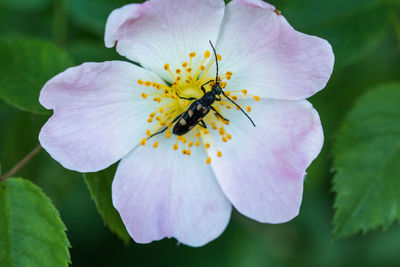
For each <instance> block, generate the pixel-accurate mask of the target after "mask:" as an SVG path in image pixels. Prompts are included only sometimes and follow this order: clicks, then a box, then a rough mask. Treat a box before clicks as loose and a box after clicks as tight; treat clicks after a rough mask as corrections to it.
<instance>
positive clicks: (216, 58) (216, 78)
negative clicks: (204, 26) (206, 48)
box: [209, 40, 218, 83]
mask: <svg viewBox="0 0 400 267" xmlns="http://www.w3.org/2000/svg"><path fill="white" fill-rule="evenodd" d="M209 41H210V45H211V47H212V49H213V51H214V56H215V65H216V66H217V75H216V76H215V83H218V56H217V52H216V51H215V47H214V45H213V44H212V42H211V40H209Z"/></svg>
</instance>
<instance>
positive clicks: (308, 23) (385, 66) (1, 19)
mask: <svg viewBox="0 0 400 267" xmlns="http://www.w3.org/2000/svg"><path fill="white" fill-rule="evenodd" d="M126 3H129V1H123V0H98V1H90V0H69V1H67V0H58V1H57V0H0V40H1V41H13V40H19V39H35V40H36V39H39V40H46V41H49V42H52V43H54V44H56V45H57V46H58V47H60V48H62V49H63V50H65V51H67V52H68V53H69V55H70V56H71V57H72V59H73V62H74V64H75V65H77V64H80V63H82V62H87V61H105V60H110V59H118V58H120V57H119V56H118V55H117V54H116V52H115V51H114V49H106V48H105V47H104V44H103V33H104V25H105V21H106V18H107V16H108V14H109V13H110V12H111V11H112V10H113V9H115V8H118V7H120V6H122V5H124V4H126ZM273 4H274V5H275V6H276V7H277V8H278V9H280V10H281V11H282V14H283V15H284V16H285V17H286V18H287V19H288V21H289V22H290V23H291V24H292V25H293V26H294V27H295V28H296V29H298V30H300V31H303V32H305V33H308V34H315V35H319V36H321V37H324V38H326V39H328V41H330V42H331V43H332V45H333V48H334V51H335V55H336V65H335V71H334V73H333V75H332V78H331V80H330V82H329V84H328V86H327V87H326V88H325V89H324V90H323V91H321V92H320V93H318V94H317V95H315V96H313V97H312V98H311V99H310V101H311V102H312V103H313V105H314V106H315V108H316V109H317V110H318V112H319V114H320V116H321V120H322V124H323V127H324V132H325V144H324V148H323V151H322V152H321V154H320V155H319V157H318V158H317V159H316V160H315V162H314V163H313V164H312V166H311V167H310V168H309V169H308V175H307V177H306V180H305V192H304V201H303V204H302V208H301V212H300V215H299V216H298V217H297V218H295V219H294V220H292V221H291V222H289V223H286V224H281V225H269V224H259V223H256V222H254V221H252V220H250V219H247V218H245V217H243V216H242V215H240V214H238V213H237V212H234V213H233V214H232V219H231V222H230V224H229V226H228V228H227V229H226V231H225V232H224V233H223V234H222V236H221V237H219V238H218V239H217V240H215V241H213V242H211V243H210V244H208V245H206V246H204V247H202V248H190V247H187V246H184V245H179V244H177V242H176V240H162V241H159V242H153V243H152V244H148V245H139V244H135V243H134V242H133V241H131V242H130V243H129V245H125V244H124V243H123V242H122V241H121V240H120V239H119V238H118V237H117V236H116V235H114V234H112V233H111V232H110V231H109V230H108V228H107V227H106V226H104V223H103V220H102V218H101V216H100V215H99V214H98V212H97V211H96V207H95V204H94V202H93V201H92V200H91V198H90V194H89V192H88V189H87V187H86V185H85V182H84V180H83V178H82V175H81V174H80V173H76V172H71V171H68V170H65V169H64V168H62V167H61V165H59V164H58V163H57V162H56V161H54V160H53V159H52V158H50V156H49V155H48V154H47V153H46V152H44V151H42V152H41V153H40V154H39V155H38V156H37V157H36V158H34V159H33V160H32V161H31V162H30V163H29V164H28V165H27V166H26V167H25V168H24V169H23V170H21V171H20V172H19V173H18V176H20V177H24V178H28V179H30V180H32V181H33V182H34V183H35V184H37V185H39V186H40V187H41V188H42V189H43V190H44V192H45V193H46V194H47V195H48V196H49V197H50V198H51V199H52V201H53V203H54V204H55V206H56V207H57V208H58V209H59V211H60V214H61V218H62V220H63V221H64V223H65V224H66V226H67V228H68V232H67V235H68V238H69V240H70V242H71V245H72V248H71V249H70V252H71V258H72V266H338V265H342V266H350V265H352V266H400V253H399V252H400V227H399V225H398V224H394V225H392V226H391V227H389V228H388V229H386V230H385V231H383V230H382V229H380V228H378V229H376V230H373V231H371V232H369V233H367V234H357V235H354V236H351V237H348V238H344V239H333V238H332V230H333V225H332V219H333V215H334V208H333V201H334V193H333V192H332V179H333V176H334V174H335V173H334V171H332V158H333V155H332V153H333V152H332V146H333V143H334V141H335V137H336V132H337V129H338V127H339V126H340V125H341V122H342V121H343V118H344V116H345V115H346V114H347V112H348V111H349V110H350V109H351V107H352V106H353V105H354V102H355V100H356V99H357V98H358V97H359V96H360V95H362V94H363V93H364V92H366V91H367V90H368V89H370V88H373V87H374V86H377V85H379V84H384V83H389V82H393V81H396V80H400V79H399V78H400V45H399V44H400V23H399V16H400V8H399V6H400V4H399V2H398V1H396V0H394V1H383V0H382V1H370V0H363V1H360V0H354V1H349V0H347V1H344V0H339V1H332V0H327V1H322V0H291V1H289V0H286V1H278V0H276V1H273ZM205 19H207V18H205ZM3 56H4V55H0V57H3ZM123 60H125V59H123ZM0 68H1V66H0ZM399 104H400V103H399ZM46 120H47V116H42V115H33V114H30V113H28V112H24V111H20V110H18V109H16V108H14V107H12V106H11V105H7V104H6V102H3V101H2V100H0V162H1V169H2V170H3V173H4V172H5V171H7V170H9V169H10V168H11V167H12V166H13V165H14V164H15V163H16V162H18V161H19V160H20V159H21V158H22V157H24V156H25V155H26V154H27V153H28V152H29V151H31V150H32V149H33V148H34V147H35V146H36V145H37V144H38V140H37V137H38V133H39V130H40V128H41V126H42V125H43V124H44V122H45V121H46Z"/></svg>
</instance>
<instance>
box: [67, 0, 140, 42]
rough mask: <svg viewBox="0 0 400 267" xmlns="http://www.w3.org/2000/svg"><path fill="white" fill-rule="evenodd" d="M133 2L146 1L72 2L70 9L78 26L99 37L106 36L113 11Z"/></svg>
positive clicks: (98, 0)
mask: <svg viewBox="0 0 400 267" xmlns="http://www.w3.org/2000/svg"><path fill="white" fill-rule="evenodd" d="M132 2H144V1H128V0H97V1H82V0H70V1H69V7H70V11H71V19H72V21H73V22H74V23H75V25H76V26H78V27H80V28H82V29H86V30H89V31H91V32H93V33H95V34H97V35H99V36H103V35H104V30H105V27H106V21H107V18H108V15H110V13H111V11H113V10H114V9H116V8H120V7H122V6H123V5H126V4H130V3H132Z"/></svg>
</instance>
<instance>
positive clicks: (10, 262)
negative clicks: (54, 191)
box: [0, 178, 70, 267]
mask: <svg viewBox="0 0 400 267" xmlns="http://www.w3.org/2000/svg"><path fill="white" fill-rule="evenodd" d="M65 231H66V228H65V225H64V224H63V222H62V221H61V219H60V215H59V213H58V211H57V210H56V208H55V207H54V206H53V204H52V203H51V201H50V199H48V198H47V197H46V196H45V195H44V194H43V192H42V190H41V189H40V188H39V187H37V186H36V185H34V184H33V183H31V182H30V181H27V180H24V179H21V178H9V179H6V180H5V181H4V182H0V266H2V267H9V266H12V267H14V266H32V267H33V266H38V267H46V266H49V267H52V266H68V263H69V262H70V255H69V251H68V247H70V244H69V242H68V239H67V235H66V234H65Z"/></svg>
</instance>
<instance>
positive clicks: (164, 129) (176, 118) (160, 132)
mask: <svg viewBox="0 0 400 267" xmlns="http://www.w3.org/2000/svg"><path fill="white" fill-rule="evenodd" d="M182 115H183V113H181V114H179V115H178V116H176V117H175V119H174V120H173V121H172V122H171V124H173V123H174V122H176V121H177V120H179V118H180V117H182ZM167 129H168V126H165V127H164V128H162V129H161V130H159V131H158V132H155V133H153V134H152V135H150V136H149V137H147V140H149V139H150V138H152V137H153V136H155V135H158V134H162V133H163V132H165V131H166V130H167Z"/></svg>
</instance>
